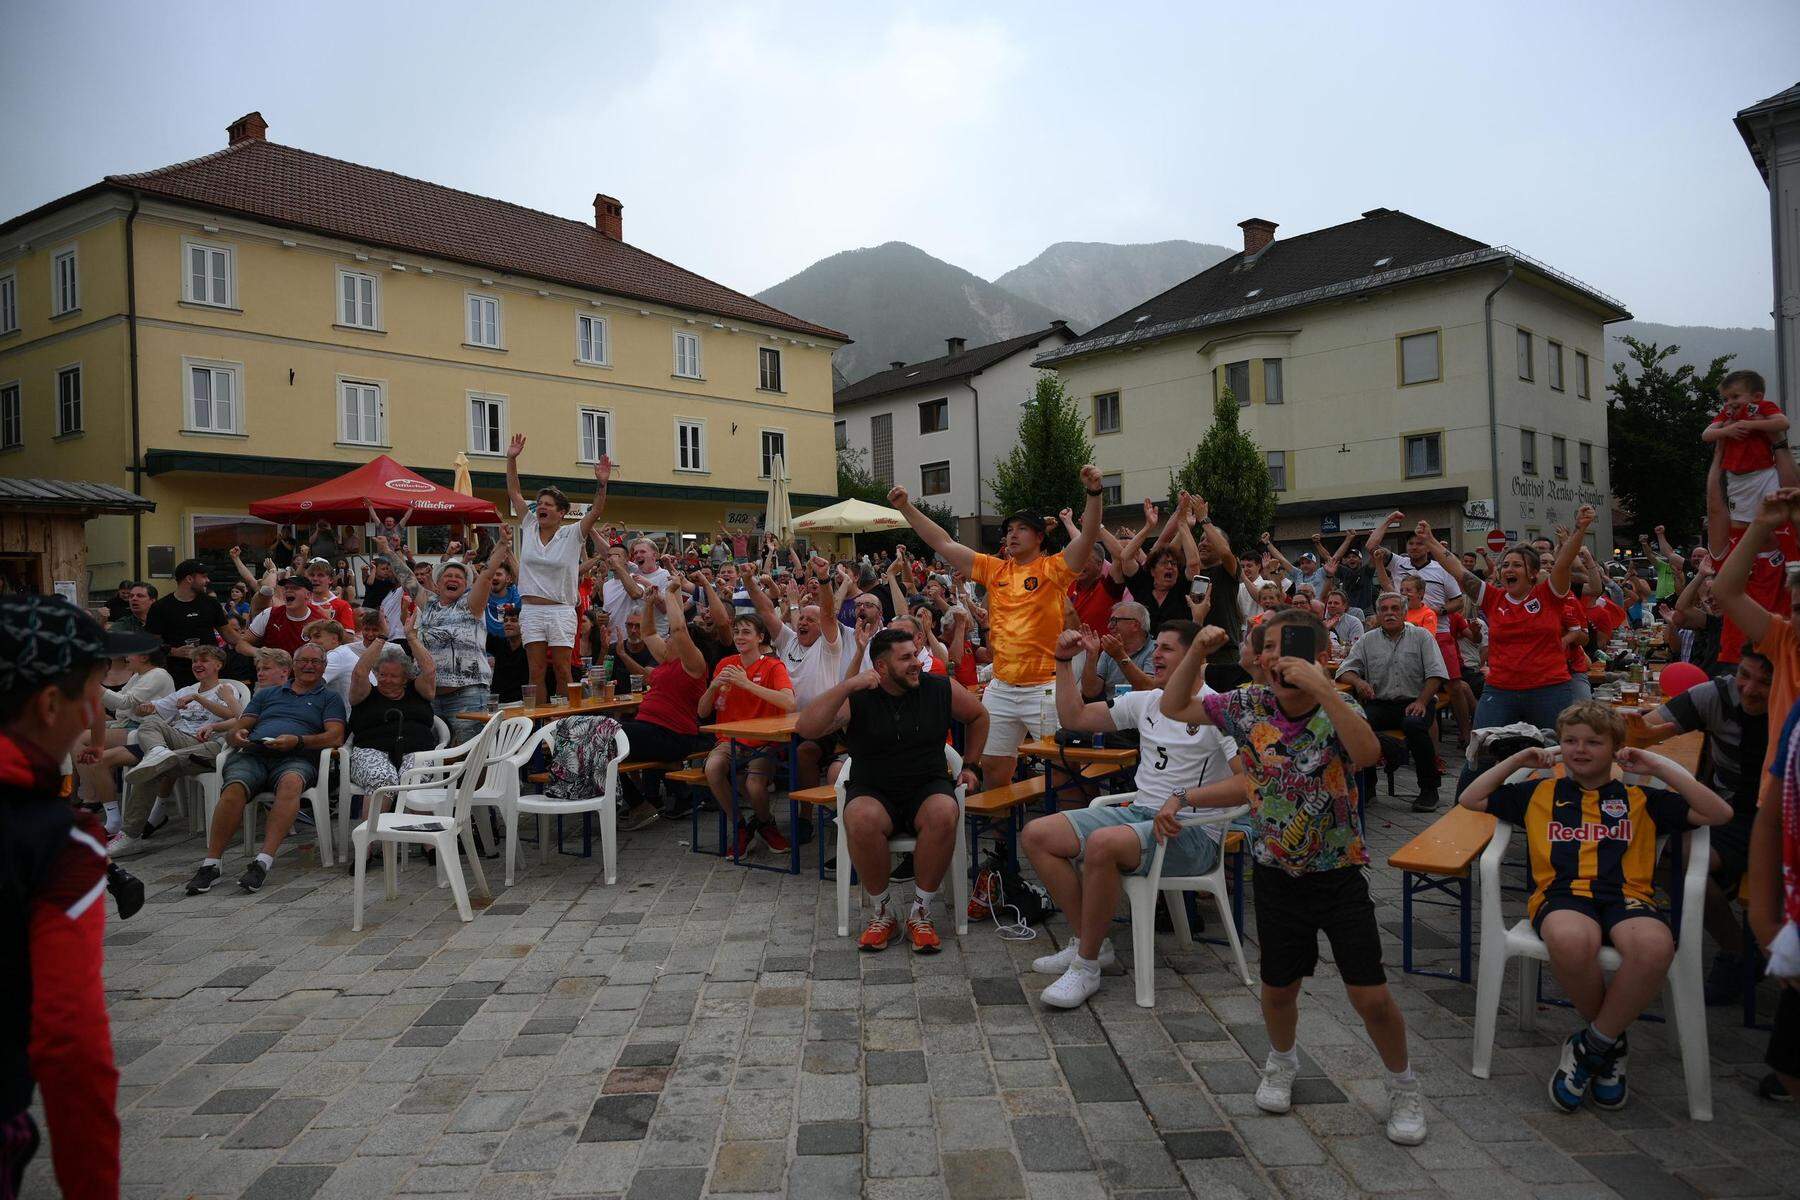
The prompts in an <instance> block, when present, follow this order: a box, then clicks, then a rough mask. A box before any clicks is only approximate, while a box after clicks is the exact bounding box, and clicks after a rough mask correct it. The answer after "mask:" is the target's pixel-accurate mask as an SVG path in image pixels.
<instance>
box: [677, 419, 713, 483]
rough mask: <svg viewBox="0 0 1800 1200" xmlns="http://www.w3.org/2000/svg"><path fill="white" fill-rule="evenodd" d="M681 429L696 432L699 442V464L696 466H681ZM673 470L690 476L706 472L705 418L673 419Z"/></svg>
mask: <svg viewBox="0 0 1800 1200" xmlns="http://www.w3.org/2000/svg"><path fill="white" fill-rule="evenodd" d="M683 429H693V430H696V431H697V434H698V436H699V439H700V441H699V451H700V454H699V459H700V464H699V465H698V466H693V467H684V466H682V465H681V431H682V430H683ZM675 469H676V470H677V471H681V472H684V473H687V474H690V475H704V474H705V473H706V472H707V470H708V467H707V445H706V418H705V417H676V418H675Z"/></svg>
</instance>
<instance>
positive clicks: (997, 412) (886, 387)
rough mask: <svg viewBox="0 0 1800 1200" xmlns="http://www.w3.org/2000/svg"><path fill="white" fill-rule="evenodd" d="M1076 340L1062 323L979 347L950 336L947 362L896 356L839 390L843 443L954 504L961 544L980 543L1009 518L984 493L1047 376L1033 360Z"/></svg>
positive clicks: (892, 479) (891, 476) (891, 474)
mask: <svg viewBox="0 0 1800 1200" xmlns="http://www.w3.org/2000/svg"><path fill="white" fill-rule="evenodd" d="M1075 336H1076V335H1075V331H1074V330H1072V329H1070V328H1069V327H1068V326H1067V325H1066V324H1064V323H1063V322H1062V321H1057V322H1055V323H1053V324H1051V325H1050V326H1049V327H1048V328H1045V329H1040V330H1038V331H1037V332H1035V333H1027V334H1023V335H1021V336H1019V337H1016V338H1008V339H1007V340H1005V341H1001V342H994V343H992V344H990V345H986V346H977V347H975V349H973V350H969V349H965V348H964V345H963V339H962V338H959V337H953V338H946V339H945V345H946V347H947V349H948V351H949V352H948V353H947V354H945V355H944V356H943V357H941V358H933V359H929V360H927V361H925V362H916V363H899V362H897V363H894V364H892V365H891V366H890V367H889V368H888V369H887V370H885V371H881V372H878V373H877V374H874V375H871V376H869V377H868V378H867V379H862V380H858V381H857V382H856V383H853V384H850V385H849V386H847V387H843V388H839V389H838V391H837V395H836V397H835V404H836V408H837V445H838V448H839V449H840V450H841V449H844V448H846V447H847V448H849V449H852V450H860V451H863V452H864V453H865V455H866V461H867V465H868V467H869V469H870V470H871V471H872V472H873V473H874V475H875V477H876V478H877V479H880V480H882V481H883V482H885V483H902V484H905V485H906V488H907V490H908V491H910V492H911V493H912V495H913V498H914V499H915V500H920V501H924V502H927V503H930V504H937V505H944V506H947V507H949V508H950V509H951V510H952V511H953V512H955V514H956V517H957V528H956V529H955V530H954V531H953V532H954V533H955V534H956V537H957V540H959V541H961V542H964V543H966V544H967V545H971V546H980V545H981V544H982V539H981V532H980V531H981V528H982V526H983V525H984V524H985V525H987V526H988V527H990V529H991V528H994V527H997V525H998V522H999V520H1000V516H1001V515H1003V514H998V513H995V512H994V511H993V510H994V501H993V496H992V495H991V494H990V493H989V492H988V485H989V484H990V482H991V481H992V473H993V465H992V464H993V463H994V462H995V461H996V460H998V459H1002V458H1005V457H1006V456H1007V455H1008V454H1010V453H1012V449H1013V447H1014V446H1015V445H1016V444H1017V443H1018V438H1019V406H1020V405H1022V404H1023V403H1024V402H1025V401H1026V400H1028V399H1030V398H1031V394H1032V391H1033V390H1034V389H1035V388H1036V386H1037V380H1038V376H1039V375H1040V374H1042V372H1041V371H1040V370H1039V369H1038V368H1037V367H1034V366H1032V364H1031V360H1032V358H1033V356H1034V355H1037V354H1042V353H1044V352H1045V351H1046V350H1050V351H1055V350H1056V349H1059V348H1061V347H1063V346H1065V345H1067V344H1068V343H1069V342H1071V341H1072V340H1074V338H1075Z"/></svg>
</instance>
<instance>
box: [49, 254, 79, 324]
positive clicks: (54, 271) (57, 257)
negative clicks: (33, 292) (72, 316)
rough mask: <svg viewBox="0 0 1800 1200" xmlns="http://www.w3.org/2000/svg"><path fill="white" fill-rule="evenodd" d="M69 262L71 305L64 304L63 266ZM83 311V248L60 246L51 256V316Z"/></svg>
mask: <svg viewBox="0 0 1800 1200" xmlns="http://www.w3.org/2000/svg"><path fill="white" fill-rule="evenodd" d="M65 259H66V260H67V261H68V262H69V264H70V268H69V303H68V304H66V305H65V304H64V303H63V302H62V295H63V288H62V265H63V261H64V260H65ZM80 310H81V248H80V247H79V246H76V245H75V244H73V243H70V244H69V245H67V246H58V247H57V248H56V250H55V251H53V252H52V253H51V255H50V315H51V316H53V317H60V316H64V315H66V314H68V313H72V312H79V311H80Z"/></svg>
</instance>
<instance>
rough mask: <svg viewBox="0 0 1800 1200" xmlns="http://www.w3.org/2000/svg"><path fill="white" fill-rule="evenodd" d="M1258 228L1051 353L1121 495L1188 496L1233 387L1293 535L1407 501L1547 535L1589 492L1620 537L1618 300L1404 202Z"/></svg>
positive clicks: (1607, 526)
mask: <svg viewBox="0 0 1800 1200" xmlns="http://www.w3.org/2000/svg"><path fill="white" fill-rule="evenodd" d="M1244 229H1245V248H1244V251H1243V252H1242V253H1240V254H1238V255H1235V256H1233V257H1232V258H1229V259H1227V260H1225V261H1224V262H1222V263H1220V264H1218V265H1217V266H1214V267H1212V268H1209V269H1208V270H1207V271H1205V272H1202V273H1201V274H1200V275H1198V276H1195V277H1194V278H1193V279H1190V280H1188V281H1186V282H1184V283H1182V284H1178V285H1177V286H1176V287H1175V288H1173V289H1171V290H1170V291H1168V292H1166V293H1164V294H1163V295H1161V296H1157V297H1154V298H1152V299H1151V300H1148V301H1146V302H1145V303H1144V304H1142V305H1140V306H1138V308H1135V309H1133V310H1131V311H1130V312H1127V313H1124V314H1121V315H1120V316H1119V317H1116V318H1114V319H1113V320H1111V321H1108V322H1107V323H1106V324H1105V325H1103V326H1101V327H1100V328H1098V329H1096V330H1094V331H1093V332H1092V333H1090V334H1088V335H1087V336H1086V337H1083V338H1081V339H1079V340H1077V341H1075V342H1072V343H1071V344H1069V345H1068V346H1065V347H1063V348H1062V349H1061V350H1058V351H1053V352H1051V353H1050V354H1047V355H1042V356H1040V357H1039V358H1038V359H1037V360H1036V361H1037V363H1038V364H1039V365H1042V366H1053V367H1054V368H1055V369H1056V370H1057V371H1058V372H1059V373H1060V374H1061V375H1062V376H1063V379H1064V381H1065V383H1066V384H1067V386H1068V388H1069V390H1070V392H1071V393H1072V394H1073V395H1075V396H1077V397H1078V398H1079V399H1080V401H1081V402H1082V403H1083V404H1084V405H1085V406H1086V407H1087V409H1088V412H1089V417H1090V421H1091V423H1092V426H1091V427H1092V430H1093V434H1094V445H1095V448H1096V450H1095V452H1096V457H1097V458H1098V460H1099V465H1100V467H1101V469H1102V470H1103V471H1106V472H1108V473H1109V474H1116V475H1118V476H1120V477H1121V480H1122V484H1123V487H1122V489H1121V494H1120V497H1119V498H1120V499H1121V500H1123V501H1124V502H1125V503H1126V504H1132V503H1136V502H1139V501H1141V500H1142V499H1144V498H1145V497H1150V498H1153V499H1156V500H1158V501H1161V500H1163V499H1164V498H1165V497H1166V496H1167V494H1168V486H1169V482H1168V481H1169V473H1170V471H1171V470H1172V469H1173V468H1174V467H1176V466H1178V465H1179V464H1180V463H1181V462H1182V461H1184V460H1185V458H1186V456H1187V455H1188V453H1189V452H1190V451H1191V450H1192V448H1193V447H1194V446H1195V445H1196V444H1197V443H1198V442H1199V440H1200V439H1201V438H1202V437H1203V436H1204V435H1205V433H1206V430H1207V428H1208V427H1209V426H1210V425H1211V423H1212V420H1213V406H1214V401H1215V398H1216V397H1218V396H1219V395H1220V393H1221V392H1222V391H1223V390H1224V389H1226V388H1230V389H1231V391H1232V393H1233V395H1234V396H1235V397H1236V399H1237V401H1238V404H1239V407H1240V411H1239V420H1240V424H1241V427H1242V428H1243V429H1244V430H1245V431H1246V432H1247V433H1248V434H1249V435H1250V436H1251V437H1252V438H1253V439H1254V440H1255V441H1256V443H1257V444H1258V445H1259V446H1260V447H1261V448H1262V449H1263V451H1264V452H1265V454H1266V456H1267V459H1268V463H1269V472H1270V478H1271V481H1272V483H1273V484H1274V486H1275V491H1276V527H1275V530H1274V533H1275V536H1276V538H1277V540H1279V541H1280V542H1282V543H1283V544H1284V545H1285V546H1287V547H1289V548H1295V547H1299V546H1302V545H1305V544H1306V543H1307V542H1308V541H1309V540H1310V538H1311V536H1312V535H1313V534H1314V533H1316V532H1323V533H1324V534H1325V535H1326V537H1327V538H1328V539H1329V540H1335V538H1336V537H1337V536H1338V535H1340V534H1341V532H1347V531H1349V530H1353V529H1368V528H1372V527H1373V526H1374V525H1375V524H1377V523H1378V522H1379V521H1380V520H1381V518H1383V517H1385V516H1386V515H1387V514H1388V513H1389V512H1391V511H1393V510H1395V509H1400V510H1402V511H1404V512H1405V513H1406V514H1407V517H1408V520H1409V522H1410V521H1412V520H1416V519H1421V518H1422V519H1426V520H1429V521H1430V522H1431V523H1432V525H1433V527H1434V528H1436V529H1437V530H1438V532H1439V534H1440V536H1445V537H1447V540H1448V541H1449V543H1450V544H1451V545H1452V546H1454V547H1456V548H1457V549H1462V548H1465V547H1471V546H1474V545H1476V544H1478V543H1479V542H1480V541H1481V540H1482V539H1483V538H1484V537H1485V536H1486V535H1487V533H1488V532H1489V531H1490V530H1492V529H1494V528H1499V529H1502V530H1503V531H1505V532H1506V533H1507V534H1508V536H1509V537H1535V536H1537V535H1539V534H1547V533H1549V532H1550V531H1551V530H1553V528H1554V527H1555V526H1556V525H1559V524H1561V525H1568V524H1571V523H1572V522H1573V520H1574V514H1575V510H1576V509H1577V508H1578V507H1579V506H1580V505H1582V504H1584V503H1586V504H1592V505H1594V507H1595V508H1596V509H1597V510H1598V511H1599V513H1600V519H1599V521H1598V522H1597V523H1596V526H1595V529H1594V543H1595V545H1596V546H1597V547H1607V548H1610V546H1611V538H1612V530H1611V511H1610V510H1611V505H1610V504H1609V502H1608V497H1609V495H1610V492H1609V486H1608V479H1607V436H1606V395H1605V391H1604V387H1605V380H1604V378H1603V377H1602V375H1601V372H1602V370H1603V369H1604V367H1605V345H1606V340H1605V326H1606V324H1607V323H1609V322H1611V321H1617V320H1624V319H1626V318H1627V317H1628V316H1629V315H1630V314H1629V313H1627V312H1626V311H1625V309H1624V308H1623V307H1622V306H1621V305H1619V303H1618V302H1617V301H1615V300H1612V299H1611V298H1610V297H1607V296H1605V295H1604V294H1603V293H1600V292H1597V291H1595V290H1594V289H1592V288H1589V287H1587V286H1586V285H1584V284H1581V283H1579V282H1577V281H1575V280H1572V279H1569V278H1568V277H1566V276H1564V275H1562V274H1560V273H1559V272H1556V271H1554V270H1553V269H1551V268H1549V267H1546V266H1544V265H1543V264H1541V263H1537V262H1534V261H1533V260H1530V259H1528V258H1526V257H1525V256H1523V255H1521V254H1518V253H1517V252H1516V251H1512V250H1510V249H1507V248H1505V247H1492V246H1488V245H1485V244H1484V243H1481V242H1478V241H1475V240H1474V239H1471V238H1465V237H1462V236H1461V235H1458V234H1455V233H1452V232H1450V231H1449V230H1445V229H1441V228H1439V227H1437V226H1434V225H1430V224H1428V223H1427V222H1424V221H1420V220H1418V219H1417V218H1414V217H1411V216H1408V215H1406V214H1404V213H1399V212H1394V211H1392V210H1388V209H1376V210H1372V211H1371V212H1369V213H1365V214H1364V215H1363V217H1362V218H1361V219H1360V220H1358V221H1353V222H1349V223H1347V224H1345V225H1339V226H1333V227H1331V228H1328V229H1324V230H1319V231H1317V232H1314V233H1310V234H1306V235H1302V236H1300V237H1296V238H1292V239H1287V240H1280V241H1278V240H1276V239H1275V238H1274V236H1273V235H1274V230H1275V226H1274V225H1273V224H1270V223H1269V222H1266V221H1260V220H1257V221H1246V222H1244Z"/></svg>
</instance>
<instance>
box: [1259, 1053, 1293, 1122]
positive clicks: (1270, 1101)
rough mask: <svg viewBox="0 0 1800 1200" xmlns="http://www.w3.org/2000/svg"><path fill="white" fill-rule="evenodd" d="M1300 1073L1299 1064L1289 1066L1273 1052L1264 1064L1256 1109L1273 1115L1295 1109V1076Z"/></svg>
mask: <svg viewBox="0 0 1800 1200" xmlns="http://www.w3.org/2000/svg"><path fill="white" fill-rule="evenodd" d="M1299 1073H1300V1066H1299V1064H1298V1063H1296V1064H1294V1065H1293V1066H1289V1065H1288V1064H1287V1063H1284V1062H1282V1061H1281V1060H1280V1059H1278V1058H1276V1057H1275V1056H1274V1054H1273V1053H1272V1052H1271V1053H1270V1055H1269V1057H1268V1058H1267V1059H1266V1060H1265V1061H1264V1062H1263V1069H1262V1082H1261V1083H1259V1084H1257V1085H1256V1107H1258V1108H1260V1109H1262V1110H1263V1111H1264V1112H1272V1113H1284V1112H1287V1111H1288V1110H1289V1109H1290V1108H1292V1107H1294V1076H1296V1075H1298V1074H1299Z"/></svg>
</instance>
